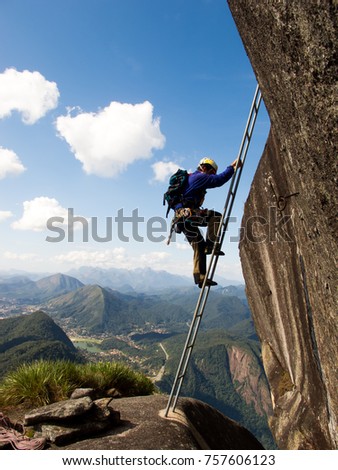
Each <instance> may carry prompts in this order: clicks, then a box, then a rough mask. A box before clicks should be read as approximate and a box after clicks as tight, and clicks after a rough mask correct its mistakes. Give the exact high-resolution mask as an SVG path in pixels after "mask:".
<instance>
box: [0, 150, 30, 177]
mask: <svg viewBox="0 0 338 470" xmlns="http://www.w3.org/2000/svg"><path fill="white" fill-rule="evenodd" d="M25 169H26V168H25V167H24V166H23V164H22V163H21V161H20V159H19V157H18V156H17V155H16V153H15V152H13V150H9V149H5V148H3V147H0V179H3V178H6V176H11V175H19V174H20V173H22V172H23V171H25Z"/></svg>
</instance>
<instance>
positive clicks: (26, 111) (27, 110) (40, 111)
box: [0, 68, 60, 124]
mask: <svg viewBox="0 0 338 470" xmlns="http://www.w3.org/2000/svg"><path fill="white" fill-rule="evenodd" d="M59 95H60V94H59V91H58V88H57V85H56V83H55V82H49V81H48V80H46V79H45V77H44V76H43V75H41V73H40V72H29V71H28V70H24V71H23V72H18V71H17V70H15V69H13V68H10V69H6V70H5V71H4V72H3V73H1V74H0V118H4V117H6V116H9V115H10V114H11V113H12V111H18V112H19V113H21V114H22V121H23V122H24V123H25V124H34V123H35V122H36V121H38V120H39V119H40V118H42V117H43V116H44V115H45V114H46V113H47V112H48V111H49V110H51V109H54V108H56V107H57V104H58V98H59Z"/></svg>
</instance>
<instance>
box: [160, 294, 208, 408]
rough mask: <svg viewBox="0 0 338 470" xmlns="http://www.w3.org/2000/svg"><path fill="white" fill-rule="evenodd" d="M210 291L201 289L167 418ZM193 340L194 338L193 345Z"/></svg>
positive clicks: (171, 395) (170, 397) (172, 391)
mask: <svg viewBox="0 0 338 470" xmlns="http://www.w3.org/2000/svg"><path fill="white" fill-rule="evenodd" d="M209 289H210V287H209V286H208V288H207V291H205V290H204V289H201V292H200V295H199V298H198V301H197V304H196V307H195V311H194V316H193V321H192V322H191V325H190V328H189V332H188V335H187V339H186V341H185V346H184V349H183V352H182V355H181V359H180V362H179V366H178V368H177V372H176V377H175V380H174V384H173V386H172V390H171V393H170V396H169V400H168V405H167V408H166V410H165V416H167V414H168V411H169V408H170V406H171V404H172V401H173V398H174V395H175V389H176V387H177V383H178V381H179V379H180V376H181V375H182V373H183V374H185V372H186V369H187V365H188V361H187V360H186V355H187V354H188V359H189V358H190V355H191V352H192V348H193V345H194V341H195V339H196V336H197V332H198V329H199V325H200V322H201V318H202V315H201V314H200V313H199V312H200V311H202V312H203V310H204V306H205V304H206V301H207V298H208V295H209ZM205 292H206V293H205ZM191 338H193V342H192V344H191ZM187 351H190V353H187ZM181 385H182V383H181V384H179V386H178V387H179V388H178V391H180V389H181ZM178 394H179V393H177V392H176V395H177V396H178ZM176 402H177V399H176Z"/></svg>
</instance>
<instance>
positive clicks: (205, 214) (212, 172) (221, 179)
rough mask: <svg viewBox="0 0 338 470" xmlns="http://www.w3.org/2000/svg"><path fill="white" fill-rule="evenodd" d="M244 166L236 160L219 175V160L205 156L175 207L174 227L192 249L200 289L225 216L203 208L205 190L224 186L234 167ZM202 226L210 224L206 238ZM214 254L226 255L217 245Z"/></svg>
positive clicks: (212, 283) (196, 282) (190, 176)
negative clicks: (208, 256)
mask: <svg viewBox="0 0 338 470" xmlns="http://www.w3.org/2000/svg"><path fill="white" fill-rule="evenodd" d="M241 166H242V162H241V161H240V160H238V163H237V160H235V161H234V162H232V163H231V165H229V166H228V167H227V168H226V169H225V170H224V171H223V172H222V173H219V174H217V169H218V166H217V164H216V162H215V161H214V160H212V159H211V158H209V157H206V158H202V160H201V161H200V162H199V165H198V168H197V170H196V171H195V172H194V173H190V174H189V176H188V182H187V185H186V186H185V189H184V190H183V193H182V199H181V202H179V203H178V204H177V205H176V206H175V208H174V210H175V216H174V219H173V220H174V221H175V227H174V230H175V232H176V233H184V235H185V236H186V238H187V240H188V242H189V243H190V245H191V247H192V249H193V252H194V255H193V276H194V281H195V284H197V285H198V286H199V287H200V288H201V287H202V285H203V282H204V277H205V274H206V255H209V254H211V253H212V251H213V247H214V243H215V242H216V243H217V241H218V240H217V232H218V228H219V224H220V221H221V217H222V215H221V214H220V213H219V212H216V211H214V210H209V209H203V208H201V206H202V204H203V201H204V197H205V194H206V190H207V189H209V188H217V187H220V186H223V184H225V183H226V182H227V181H229V179H230V178H231V177H232V175H233V174H234V171H235V169H236V168H240V167H241ZM199 227H207V234H206V239H204V237H203V234H202V233H201V230H200V229H199ZM215 254H216V255H218V256H224V253H223V252H222V251H220V249H219V247H217V244H216V248H215ZM206 285H207V286H215V285H217V282H215V281H213V280H211V279H207V281H206Z"/></svg>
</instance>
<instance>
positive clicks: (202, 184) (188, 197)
mask: <svg viewBox="0 0 338 470" xmlns="http://www.w3.org/2000/svg"><path fill="white" fill-rule="evenodd" d="M233 174H234V169H233V167H232V166H231V165H230V166H228V167H227V168H226V169H225V170H224V171H223V172H222V173H219V174H218V175H217V174H216V175H207V174H206V173H202V172H201V171H199V170H196V171H195V172H194V173H190V174H189V176H188V184H187V186H186V188H185V190H184V192H183V202H182V203H179V204H177V206H175V210H176V209H179V208H181V207H190V208H192V209H197V208H198V207H200V206H201V205H202V203H203V200H204V196H205V193H206V192H207V191H206V190H207V189H209V188H218V187H220V186H223V184H225V183H226V182H227V181H229V179H230V178H231V177H232V175H233Z"/></svg>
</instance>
